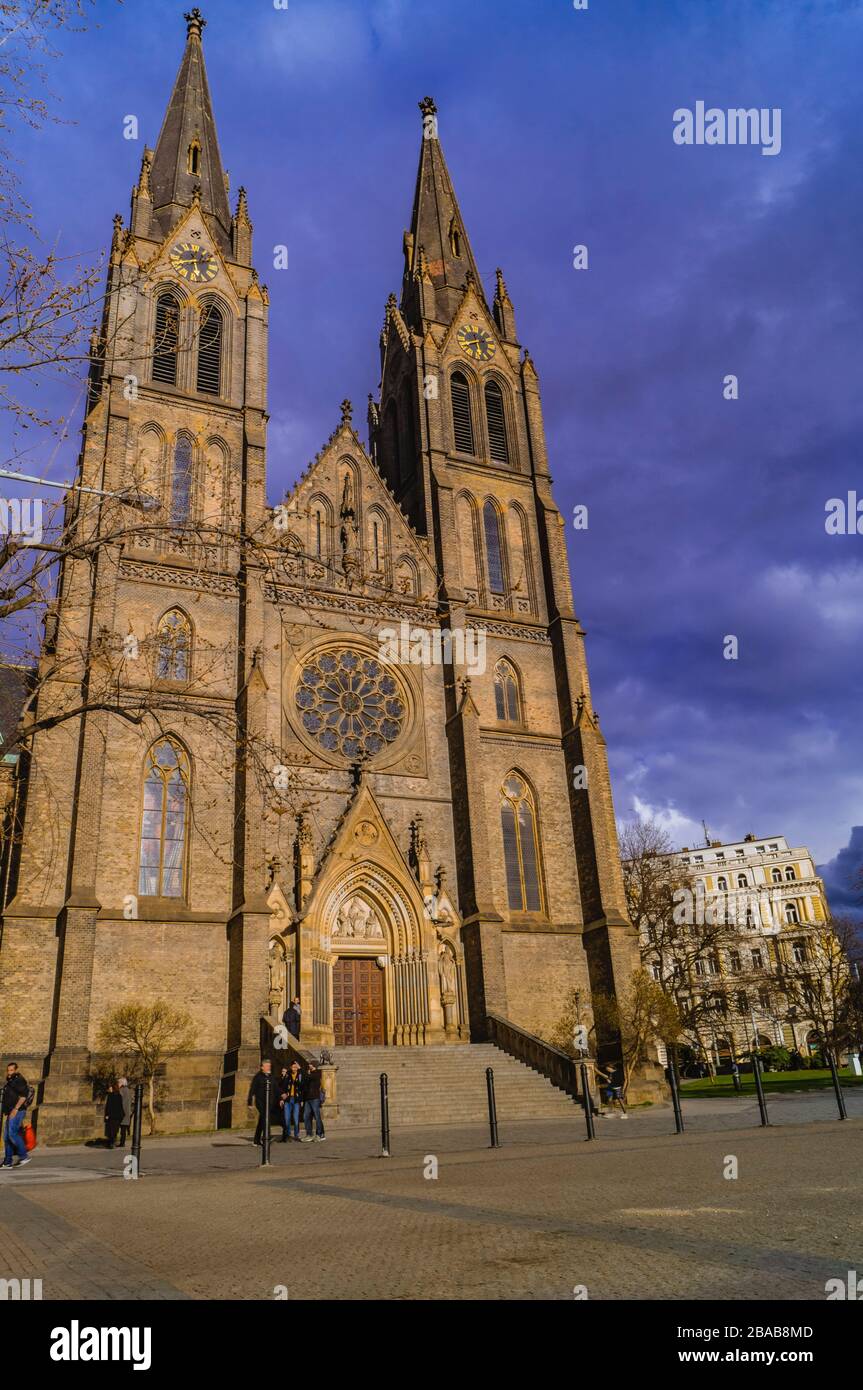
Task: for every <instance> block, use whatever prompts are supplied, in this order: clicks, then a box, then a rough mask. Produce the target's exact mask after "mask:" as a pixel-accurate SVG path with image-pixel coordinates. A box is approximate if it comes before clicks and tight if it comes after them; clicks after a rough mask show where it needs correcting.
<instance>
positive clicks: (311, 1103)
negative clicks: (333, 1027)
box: [303, 1062, 326, 1144]
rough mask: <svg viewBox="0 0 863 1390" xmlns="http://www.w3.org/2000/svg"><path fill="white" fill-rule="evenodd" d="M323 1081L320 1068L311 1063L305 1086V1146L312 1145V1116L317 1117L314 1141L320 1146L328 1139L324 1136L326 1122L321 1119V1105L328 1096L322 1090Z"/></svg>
mask: <svg viewBox="0 0 863 1390" xmlns="http://www.w3.org/2000/svg"><path fill="white" fill-rule="evenodd" d="M322 1081H323V1077H322V1075H321V1073H320V1072H319V1071H318V1068H317V1067H316V1066H315V1064H314V1062H311V1063H310V1064H309V1070H308V1071H307V1073H306V1084H305V1101H306V1103H305V1105H304V1107H303V1119H304V1120H305V1122H306V1137H305V1139H304V1140H303V1143H304V1144H311V1143H312V1116H313V1115H314V1117H315V1134H314V1139H315V1140H316V1141H317V1142H318V1143H319V1144H322V1143H323V1142H324V1139H325V1138H326V1135H325V1134H324V1122H323V1120H322V1119H321V1105H322V1104H323V1102H324V1101H325V1100H326V1094H325V1092H324V1091H323V1090H322V1088H321V1082H322Z"/></svg>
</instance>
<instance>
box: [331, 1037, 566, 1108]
mask: <svg viewBox="0 0 863 1390" xmlns="http://www.w3.org/2000/svg"><path fill="white" fill-rule="evenodd" d="M334 1061H335V1064H336V1067H337V1075H336V1089H337V1098H338V1116H337V1117H336V1115H334V1114H331V1115H330V1117H329V1118H328V1117H327V1110H326V1108H325V1109H324V1117H325V1122H326V1123H329V1120H330V1119H332V1121H333V1126H334V1128H339V1129H341V1128H345V1127H360V1126H363V1125H377V1124H379V1123H380V1074H381V1072H382V1071H385V1072H386V1073H387V1076H388V1078H389V1108H390V1125H391V1126H392V1128H393V1129H397V1128H399V1127H401V1126H403V1125H429V1126H432V1127H433V1126H435V1125H440V1124H459V1123H460V1124H465V1123H477V1122H479V1121H487V1120H488V1100H487V1092H486V1080H485V1069H486V1067H493V1068H494V1089H495V1100H496V1104H497V1117H498V1121H499V1122H500V1123H501V1124H503V1123H505V1122H506V1121H507V1120H535V1119H546V1118H554V1117H557V1118H558V1119H567V1118H570V1119H576V1118H577V1117H578V1114H579V1111H578V1110H577V1109H576V1103H575V1102H574V1101H573V1100H572V1098H571V1097H570V1096H568V1095H566V1093H565V1092H564V1091H560V1090H558V1089H557V1088H556V1087H555V1086H553V1085H552V1083H551V1082H550V1081H548V1080H546V1078H545V1077H544V1076H542V1075H540V1073H539V1072H536V1071H533V1070H532V1069H531V1068H530V1067H527V1066H525V1065H524V1063H522V1062H519V1061H517V1060H516V1059H515V1058H514V1057H510V1056H509V1054H508V1053H506V1052H502V1051H501V1049H500V1048H499V1047H495V1046H494V1045H493V1044H492V1043H468V1044H461V1045H443V1046H440V1047H352V1048H339V1049H338V1050H337V1051H336V1052H335V1055H334Z"/></svg>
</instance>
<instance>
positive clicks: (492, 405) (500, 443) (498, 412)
mask: <svg viewBox="0 0 863 1390" xmlns="http://www.w3.org/2000/svg"><path fill="white" fill-rule="evenodd" d="M485 418H486V421H487V422H488V447H489V455H490V457H491V458H492V459H493V460H494V462H495V463H505V464H507V466H508V465H509V445H508V444H507V438H506V416H505V414H504V409H503V392H502V391H501V389H500V387H499V386H498V384H497V382H496V381H488V382H486V387H485Z"/></svg>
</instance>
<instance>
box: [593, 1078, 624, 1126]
mask: <svg viewBox="0 0 863 1390" xmlns="http://www.w3.org/2000/svg"><path fill="white" fill-rule="evenodd" d="M619 1071H620V1068H618V1067H609V1069H608V1071H603V1069H602V1067H600V1066H597V1067H596V1078H597V1081H598V1082H602V1083H603V1084H604V1085H605V1087H606V1092H605V1100H606V1104H607V1105H608V1106H613V1105H618V1106H619V1107H620V1118H621V1119H622V1120H625V1119H627V1118H628V1116H627V1113H626V1106H625V1105H624V1103H623V1086H622V1084H621V1082H620V1080H619V1077H618V1072H619Z"/></svg>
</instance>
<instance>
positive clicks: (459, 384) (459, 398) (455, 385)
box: [450, 372, 473, 454]
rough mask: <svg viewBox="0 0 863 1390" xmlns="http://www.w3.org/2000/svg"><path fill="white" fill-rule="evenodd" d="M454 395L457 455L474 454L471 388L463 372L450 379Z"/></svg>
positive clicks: (453, 423) (453, 414) (453, 408)
mask: <svg viewBox="0 0 863 1390" xmlns="http://www.w3.org/2000/svg"><path fill="white" fill-rule="evenodd" d="M450 393H451V395H452V429H453V435H454V437H455V447H456V453H459V454H472V453H473V420H472V419H471V413H470V388H469V387H468V384H467V380H466V379H465V377H463V376H462V374H461V372H455V373H454V374H453V376H452V378H451V379H450Z"/></svg>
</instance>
